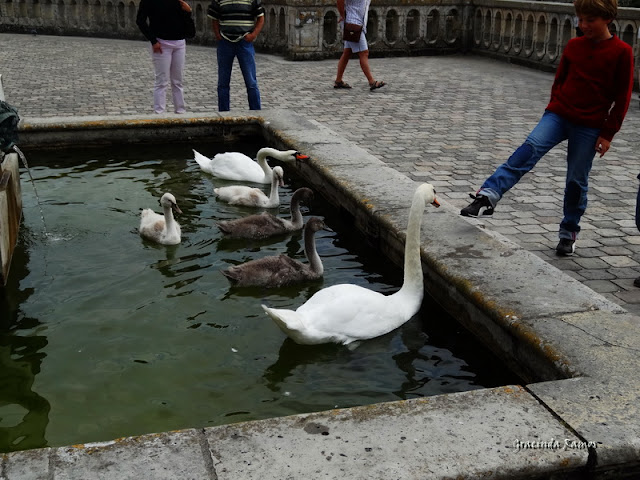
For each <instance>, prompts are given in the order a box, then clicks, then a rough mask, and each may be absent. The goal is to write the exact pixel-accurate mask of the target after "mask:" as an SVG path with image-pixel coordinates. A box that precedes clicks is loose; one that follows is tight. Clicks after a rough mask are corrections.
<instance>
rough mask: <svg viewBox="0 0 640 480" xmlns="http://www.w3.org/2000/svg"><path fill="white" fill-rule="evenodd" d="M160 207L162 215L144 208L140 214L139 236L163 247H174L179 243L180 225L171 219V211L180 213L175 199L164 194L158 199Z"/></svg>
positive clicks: (168, 194)
mask: <svg viewBox="0 0 640 480" xmlns="http://www.w3.org/2000/svg"><path fill="white" fill-rule="evenodd" d="M160 205H162V210H163V211H164V215H158V214H157V213H156V212H154V211H153V210H151V209H150V208H145V209H144V210H142V212H141V213H140V228H139V229H138V232H139V233H140V236H141V237H143V238H146V239H147V240H150V241H152V242H156V243H161V244H163V245H176V244H178V243H180V234H181V232H180V225H179V224H178V222H176V221H175V220H174V218H173V211H172V209H173V210H175V211H176V212H178V213H182V210H180V208H179V207H178V204H177V203H176V198H175V197H174V196H173V195H171V194H170V193H165V194H164V195H162V198H160Z"/></svg>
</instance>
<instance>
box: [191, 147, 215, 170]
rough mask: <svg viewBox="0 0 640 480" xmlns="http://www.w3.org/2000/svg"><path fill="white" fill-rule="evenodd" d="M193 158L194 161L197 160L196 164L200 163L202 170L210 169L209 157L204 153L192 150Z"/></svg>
mask: <svg viewBox="0 0 640 480" xmlns="http://www.w3.org/2000/svg"><path fill="white" fill-rule="evenodd" d="M193 158H194V160H195V161H196V162H198V165H200V168H201V169H202V170H204V171H205V172H209V171H210V170H211V159H210V158H207V157H205V156H204V155H202V154H201V153H200V152H198V151H196V150H194V151H193Z"/></svg>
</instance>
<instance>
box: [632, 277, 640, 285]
mask: <svg viewBox="0 0 640 480" xmlns="http://www.w3.org/2000/svg"><path fill="white" fill-rule="evenodd" d="M633 286H634V287H640V277H638V278H636V279H635V280H634V281H633Z"/></svg>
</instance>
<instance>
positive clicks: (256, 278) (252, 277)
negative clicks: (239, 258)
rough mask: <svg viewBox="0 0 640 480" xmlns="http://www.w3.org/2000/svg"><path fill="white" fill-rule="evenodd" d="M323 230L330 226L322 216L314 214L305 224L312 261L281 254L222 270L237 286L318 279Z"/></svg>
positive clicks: (307, 252) (281, 284)
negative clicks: (319, 240) (318, 243)
mask: <svg viewBox="0 0 640 480" xmlns="http://www.w3.org/2000/svg"><path fill="white" fill-rule="evenodd" d="M320 230H329V229H328V227H327V226H326V225H325V224H324V222H323V221H322V219H320V218H318V217H312V218H310V219H309V220H307V224H306V225H305V226H304V255H305V256H306V257H307V260H308V262H309V263H308V264H305V263H302V262H299V261H298V260H295V259H293V258H291V257H289V256H288V255H284V254H280V255H272V256H269V257H263V258H259V259H257V260H251V261H249V262H246V263H242V264H240V265H235V266H233V267H229V268H227V269H226V270H222V274H223V275H224V276H225V277H227V279H228V280H229V282H231V284H232V285H234V286H237V287H268V288H277V287H284V286H286V285H292V284H295V283H300V282H305V281H311V280H317V279H319V278H321V277H322V274H323V273H324V268H323V266H322V260H321V259H320V256H319V255H318V251H317V250H316V239H315V234H316V232H318V231H320Z"/></svg>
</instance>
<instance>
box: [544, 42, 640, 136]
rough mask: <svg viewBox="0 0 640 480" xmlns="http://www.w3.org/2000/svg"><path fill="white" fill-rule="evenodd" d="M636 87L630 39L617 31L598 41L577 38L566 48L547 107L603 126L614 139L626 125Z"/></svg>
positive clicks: (603, 133)
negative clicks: (616, 34) (634, 84)
mask: <svg viewBox="0 0 640 480" xmlns="http://www.w3.org/2000/svg"><path fill="white" fill-rule="evenodd" d="M632 88H633V52H632V50H631V47H630V46H629V45H628V44H627V43H625V42H623V41H622V40H620V39H619V38H618V37H617V36H615V35H613V36H612V37H611V38H610V39H608V40H602V41H600V42H597V43H596V42H593V41H591V40H589V39H588V38H586V37H577V38H573V39H571V40H569V43H567V46H566V47H565V49H564V52H562V58H561V59H560V65H558V69H557V70H556V78H555V80H554V82H553V86H552V87H551V101H550V102H549V105H547V110H549V111H551V112H553V113H556V114H558V115H560V116H561V117H563V118H566V119H567V120H569V121H571V122H574V123H577V124H579V125H584V126H586V127H591V128H600V129H601V131H600V136H601V137H603V138H605V139H607V140H609V141H611V139H612V138H613V136H614V135H615V134H616V133H617V132H618V130H620V127H621V126H622V120H624V116H625V114H626V113H627V109H628V108H629V101H630V100H631V91H632ZM612 105H613V107H612Z"/></svg>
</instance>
